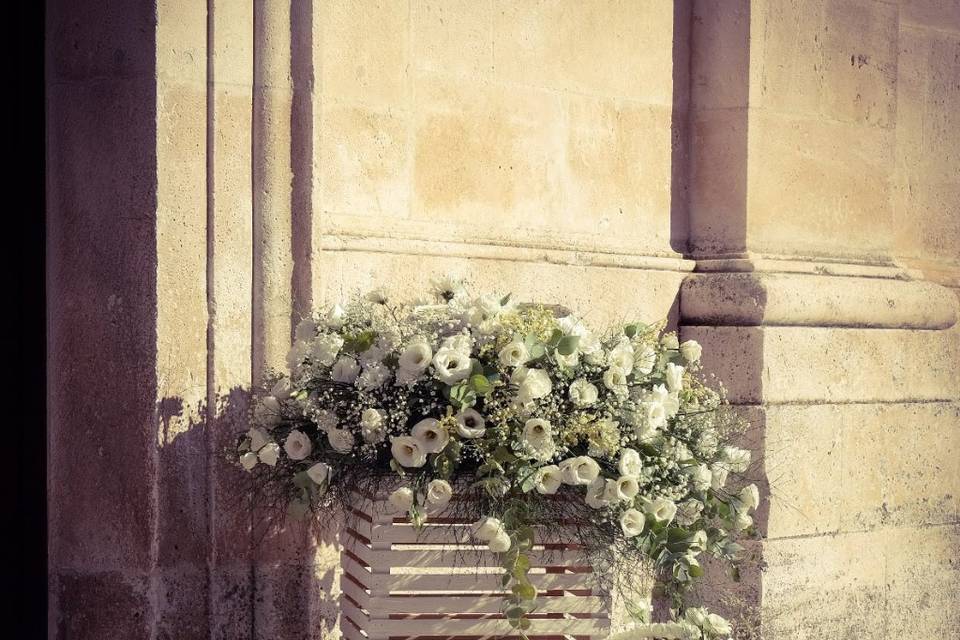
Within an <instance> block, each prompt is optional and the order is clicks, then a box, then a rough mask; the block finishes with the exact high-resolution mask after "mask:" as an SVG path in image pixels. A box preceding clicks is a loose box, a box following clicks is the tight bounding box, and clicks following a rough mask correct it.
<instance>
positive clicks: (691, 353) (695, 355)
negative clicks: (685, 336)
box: [680, 340, 703, 364]
mask: <svg viewBox="0 0 960 640" xmlns="http://www.w3.org/2000/svg"><path fill="white" fill-rule="evenodd" d="M702 353H703V347H701V346H700V343H699V342H697V341H696V340H684V341H683V343H682V344H681V345H680V355H681V356H682V357H683V359H684V360H686V361H687V362H689V363H690V364H693V363H694V362H696V361H697V360H699V359H700V355H701V354H702Z"/></svg>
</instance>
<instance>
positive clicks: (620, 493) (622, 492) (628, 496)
mask: <svg viewBox="0 0 960 640" xmlns="http://www.w3.org/2000/svg"><path fill="white" fill-rule="evenodd" d="M614 487H615V494H616V497H617V500H622V501H624V502H630V501H631V500H633V499H634V498H636V497H637V494H638V493H640V483H639V482H637V478H636V476H620V478H618V479H617V481H616V483H615V485H614Z"/></svg>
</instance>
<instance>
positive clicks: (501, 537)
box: [487, 531, 511, 553]
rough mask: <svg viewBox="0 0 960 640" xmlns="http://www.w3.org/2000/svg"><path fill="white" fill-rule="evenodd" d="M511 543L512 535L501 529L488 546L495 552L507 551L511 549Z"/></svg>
mask: <svg viewBox="0 0 960 640" xmlns="http://www.w3.org/2000/svg"><path fill="white" fill-rule="evenodd" d="M510 544H511V543H510V536H509V535H507V532H506V531H501V532H500V533H498V534H497V535H496V536H494V537H493V538H492V539H491V540H490V541H489V542H488V543H487V548H488V549H490V551H492V552H494V553H505V552H507V551H509V550H510Z"/></svg>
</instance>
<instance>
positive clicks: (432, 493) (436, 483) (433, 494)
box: [427, 478, 453, 509]
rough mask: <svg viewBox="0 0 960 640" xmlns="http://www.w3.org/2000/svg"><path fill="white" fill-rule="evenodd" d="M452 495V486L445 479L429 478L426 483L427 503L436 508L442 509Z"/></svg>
mask: <svg viewBox="0 0 960 640" xmlns="http://www.w3.org/2000/svg"><path fill="white" fill-rule="evenodd" d="M452 497H453V487H451V486H450V483H449V482H447V481H446V480H440V479H439V478H438V479H435V480H431V481H430V484H428V485H427V503H428V504H430V506H432V507H434V508H436V509H442V508H444V507H445V506H447V503H448V502H450V498H452Z"/></svg>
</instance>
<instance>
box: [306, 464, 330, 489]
mask: <svg viewBox="0 0 960 640" xmlns="http://www.w3.org/2000/svg"><path fill="white" fill-rule="evenodd" d="M331 475H333V470H332V469H331V468H330V465H328V464H327V463H325V462H318V463H317V464H315V465H313V466H312V467H310V468H309V469H307V477H308V478H310V479H311V480H313V483H314V484H323V483H325V482H329V481H330V476H331Z"/></svg>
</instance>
